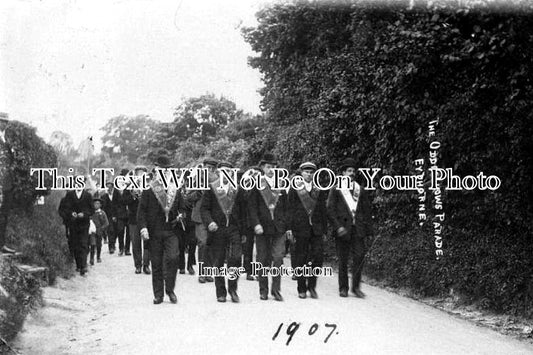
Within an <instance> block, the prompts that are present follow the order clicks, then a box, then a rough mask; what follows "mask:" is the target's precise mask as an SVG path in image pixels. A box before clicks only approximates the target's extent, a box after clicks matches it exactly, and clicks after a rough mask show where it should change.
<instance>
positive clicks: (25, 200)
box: [5, 121, 57, 211]
mask: <svg viewBox="0 0 533 355" xmlns="http://www.w3.org/2000/svg"><path fill="white" fill-rule="evenodd" d="M5 138H6V142H8V146H9V148H10V153H9V154H8V155H9V157H8V165H9V166H8V167H7V177H6V180H7V184H8V185H9V186H10V190H11V191H12V194H11V196H10V199H9V200H8V202H7V203H9V204H10V205H9V206H8V208H9V209H11V208H20V209H22V210H26V211H28V210H31V207H32V206H33V203H34V201H35V198H36V197H37V196H39V195H43V194H46V193H47V191H38V190H35V187H36V186H37V174H34V175H30V170H31V168H53V167H55V166H56V165H57V155H56V153H55V151H54V149H53V148H52V146H50V145H49V144H46V143H45V142H44V141H43V139H42V138H41V137H39V136H38V135H37V134H36V133H35V128H34V127H31V126H29V125H27V124H24V123H21V122H18V121H9V122H8V125H7V127H6V131H5ZM46 186H50V180H47V185H46Z"/></svg>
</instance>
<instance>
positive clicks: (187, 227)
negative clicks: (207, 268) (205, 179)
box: [178, 171, 197, 275]
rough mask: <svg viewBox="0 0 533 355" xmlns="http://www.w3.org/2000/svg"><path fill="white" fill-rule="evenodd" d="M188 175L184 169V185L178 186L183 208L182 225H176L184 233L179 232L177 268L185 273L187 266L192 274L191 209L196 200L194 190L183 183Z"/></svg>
mask: <svg viewBox="0 0 533 355" xmlns="http://www.w3.org/2000/svg"><path fill="white" fill-rule="evenodd" d="M189 175H190V172H189V171H186V172H185V173H184V177H183V181H184V185H183V186H182V187H181V188H180V194H181V196H182V197H183V201H184V204H185V210H184V221H183V225H181V224H180V225H179V226H178V227H180V228H182V229H183V230H184V233H183V234H181V235H182V237H183V238H182V239H181V240H180V256H179V259H178V268H179V270H180V274H185V267H187V271H188V272H189V274H190V275H194V274H195V273H196V272H195V271H194V265H196V255H195V254H196V234H195V227H196V226H195V223H194V222H193V220H192V209H193V207H194V205H195V202H196V201H197V200H196V196H195V193H196V191H194V190H191V189H189V188H187V186H186V183H185V182H186V181H187V179H188V177H189ZM185 253H187V263H185Z"/></svg>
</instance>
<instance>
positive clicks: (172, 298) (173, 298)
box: [167, 292, 178, 304]
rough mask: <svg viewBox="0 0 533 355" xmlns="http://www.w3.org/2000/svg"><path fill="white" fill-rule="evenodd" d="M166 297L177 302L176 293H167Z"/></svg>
mask: <svg viewBox="0 0 533 355" xmlns="http://www.w3.org/2000/svg"><path fill="white" fill-rule="evenodd" d="M167 296H168V298H169V299H170V302H171V303H174V304H176V303H178V297H176V294H175V293H174V292H169V293H167Z"/></svg>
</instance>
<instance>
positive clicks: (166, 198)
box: [137, 154, 184, 304]
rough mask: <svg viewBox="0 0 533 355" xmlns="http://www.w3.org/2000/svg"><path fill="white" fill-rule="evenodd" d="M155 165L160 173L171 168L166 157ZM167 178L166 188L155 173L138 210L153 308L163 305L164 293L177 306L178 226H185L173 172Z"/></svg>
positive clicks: (182, 208)
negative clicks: (149, 265) (149, 264)
mask: <svg viewBox="0 0 533 355" xmlns="http://www.w3.org/2000/svg"><path fill="white" fill-rule="evenodd" d="M155 165H156V166H157V167H158V168H161V169H167V168H170V167H172V164H171V162H170V158H169V157H168V156H167V155H165V154H161V155H159V156H158V157H157V159H156V162H155ZM164 174H165V177H166V180H167V181H168V182H169V183H168V186H167V188H165V186H164V184H163V182H162V181H161V178H160V177H159V173H158V172H157V171H155V172H154V178H153V180H152V181H151V183H150V188H149V189H148V190H144V191H143V192H142V194H141V200H140V202H139V206H138V208H137V226H138V228H139V231H140V234H141V237H142V238H143V239H144V240H150V256H151V258H152V288H153V291H154V304H160V303H162V302H163V296H164V293H166V294H167V296H168V298H169V299H170V302H172V303H177V302H178V299H177V297H176V294H175V293H174V286H175V284H176V274H177V271H178V254H179V242H178V240H179V239H178V238H179V236H178V233H181V232H182V231H181V229H180V228H178V226H177V225H178V224H181V222H182V219H183V214H182V212H183V210H184V207H183V206H184V204H183V198H182V196H181V194H179V193H178V191H177V187H176V186H175V184H174V183H172V182H171V181H170V180H171V174H170V172H168V171H166V172H165V173H164Z"/></svg>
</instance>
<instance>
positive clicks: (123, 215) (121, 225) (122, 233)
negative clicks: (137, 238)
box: [111, 169, 131, 256]
mask: <svg viewBox="0 0 533 355" xmlns="http://www.w3.org/2000/svg"><path fill="white" fill-rule="evenodd" d="M127 174H128V169H122V170H121V171H120V175H121V176H126V175H127ZM111 203H112V204H113V209H114V211H115V217H116V218H117V222H116V227H117V228H116V230H115V237H116V239H118V255H119V256H122V255H124V254H125V255H131V253H130V235H129V229H130V228H129V225H128V204H127V201H126V196H125V195H124V190H118V189H115V190H114V191H113V201H111ZM124 238H125V242H124ZM113 246H114V245H113Z"/></svg>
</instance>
